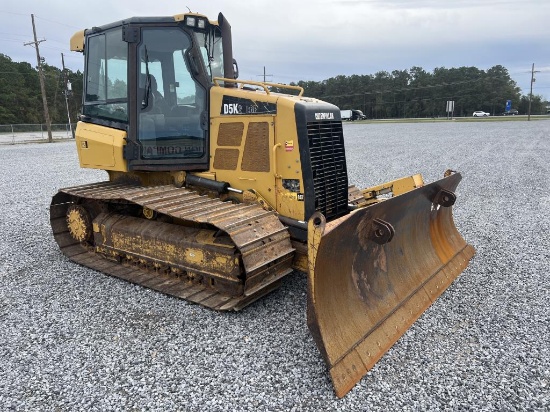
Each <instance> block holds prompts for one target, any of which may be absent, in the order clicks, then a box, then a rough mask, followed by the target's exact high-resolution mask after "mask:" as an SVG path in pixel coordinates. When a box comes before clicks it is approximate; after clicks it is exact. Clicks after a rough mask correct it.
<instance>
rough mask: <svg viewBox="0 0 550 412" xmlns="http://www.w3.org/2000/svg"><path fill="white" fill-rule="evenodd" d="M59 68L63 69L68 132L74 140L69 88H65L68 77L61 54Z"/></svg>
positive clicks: (67, 83) (67, 84)
mask: <svg viewBox="0 0 550 412" xmlns="http://www.w3.org/2000/svg"><path fill="white" fill-rule="evenodd" d="M61 66H62V67H63V84H64V90H63V92H64V94H65V106H66V107H67V118H68V119H69V130H70V131H71V135H72V137H73V139H74V130H73V125H72V124H71V113H70V112H69V92H70V88H69V87H67V86H69V85H70V83H69V77H68V76H67V69H65V58H64V57H63V53H61Z"/></svg>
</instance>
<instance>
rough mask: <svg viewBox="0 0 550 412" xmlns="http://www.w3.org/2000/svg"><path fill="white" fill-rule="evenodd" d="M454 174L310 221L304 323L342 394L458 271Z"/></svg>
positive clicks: (467, 249) (465, 252)
mask: <svg viewBox="0 0 550 412" xmlns="http://www.w3.org/2000/svg"><path fill="white" fill-rule="evenodd" d="M460 179H461V176H460V174H458V173H457V174H454V175H452V176H450V177H447V178H444V179H442V180H439V181H437V182H434V183H431V184H429V185H426V186H424V187H421V188H418V189H414V190H412V191H410V192H407V193H405V194H403V195H400V196H397V197H394V198H391V199H389V200H386V201H383V202H381V203H378V204H376V205H373V206H370V207H367V208H364V209H359V210H357V211H356V212H354V213H352V214H350V215H347V216H344V217H343V218H341V219H339V220H337V221H334V222H330V223H326V224H325V221H324V217H323V216H322V215H320V214H316V215H314V216H313V217H312V218H311V219H310V222H309V232H310V235H309V241H308V243H309V275H308V326H309V329H310V331H311V333H312V335H313V337H314V339H315V341H316V343H317V346H318V348H319V350H320V351H321V353H322V355H323V357H324V359H325V362H326V363H327V366H328V368H329V370H330V375H331V378H332V382H333V385H334V389H335V392H336V395H337V396H338V397H342V396H344V395H345V394H346V393H347V392H348V391H350V390H351V389H352V388H353V386H354V385H355V384H356V383H357V382H358V381H359V380H360V379H361V378H362V377H363V376H364V375H365V374H366V372H367V371H368V370H369V369H370V368H371V367H372V366H373V365H374V364H375V363H376V362H377V361H378V360H379V359H380V358H381V357H382V356H383V355H384V353H386V352H387V351H388V349H389V348H390V347H391V346H392V345H393V344H394V343H395V342H396V341H397V340H398V339H399V338H400V337H401V336H402V335H403V333H405V331H406V330H407V329H408V328H409V327H410V325H411V324H412V323H413V322H414V321H415V320H416V319H418V317H420V315H421V314H422V313H423V312H424V311H425V310H426V308H427V307H428V306H430V305H431V304H432V303H433V302H434V300H435V299H436V298H437V297H438V296H439V295H440V294H441V293H442V292H443V291H444V290H445V289H446V288H447V287H448V286H449V285H450V284H451V283H452V281H453V280H454V279H455V278H456V277H457V276H458V275H459V274H460V273H461V272H462V271H463V270H464V268H465V267H466V266H467V264H468V262H469V260H470V259H471V257H472V256H473V255H474V253H475V251H474V248H473V247H472V246H470V245H468V244H467V243H466V241H465V240H464V239H463V238H462V236H461V235H460V233H459V232H458V230H457V229H456V227H455V225H454V222H453V218H452V211H451V207H450V206H451V205H452V203H454V193H453V192H454V191H455V189H456V187H457V185H458V183H459V182H460Z"/></svg>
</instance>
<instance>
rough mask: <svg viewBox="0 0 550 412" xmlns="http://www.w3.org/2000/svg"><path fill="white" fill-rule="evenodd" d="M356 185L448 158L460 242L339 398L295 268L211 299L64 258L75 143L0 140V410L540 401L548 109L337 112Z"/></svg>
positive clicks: (490, 406)
mask: <svg viewBox="0 0 550 412" xmlns="http://www.w3.org/2000/svg"><path fill="white" fill-rule="evenodd" d="M345 133H346V136H347V141H346V145H347V151H348V168H349V172H350V176H351V181H352V182H353V183H355V184H357V185H358V186H361V187H364V186H366V185H371V184H377V183H381V182H383V181H386V180H390V179H394V178H398V177H401V176H405V175H409V174H413V173H417V172H422V173H423V174H424V177H425V180H426V181H427V182H430V181H433V180H435V179H438V178H440V177H441V176H442V174H443V171H444V170H445V169H447V168H452V169H454V170H459V171H461V172H462V173H463V181H462V183H461V185H460V186H459V189H458V191H457V195H458V200H457V204H456V205H455V207H454V214H455V220H456V224H457V226H458V228H459V230H460V232H461V233H462V234H463V236H464V237H465V238H466V239H467V240H468V242H470V243H471V244H473V245H474V247H475V248H476V249H477V254H476V256H475V257H474V258H473V260H472V262H471V263H470V266H469V267H468V268H467V269H466V270H465V271H464V272H463V274H462V275H461V276H460V277H459V278H458V279H457V280H456V281H455V282H454V283H453V285H452V286H451V287H450V288H449V289H448V291H447V292H446V293H445V294H444V295H443V296H442V297H441V298H440V299H439V300H438V301H437V302H436V303H435V304H434V305H433V306H432V307H430V308H429V309H428V310H427V311H426V312H425V314H424V315H423V316H422V317H421V318H420V319H419V320H418V321H417V322H416V323H415V324H414V325H413V326H412V327H411V328H410V329H409V330H408V331H407V333H406V334H405V335H404V336H403V337H402V338H401V339H400V340H399V341H398V342H397V344H396V345H395V346H394V347H393V348H392V349H391V350H390V351H389V352H388V353H387V354H386V355H385V356H384V357H383V358H382V359H381V361H379V362H378V364H377V365H376V366H375V367H374V368H373V369H372V370H371V371H370V372H369V373H368V374H367V375H366V376H365V377H364V378H363V379H362V380H361V381H360V382H359V384H358V385H357V386H356V387H355V388H354V389H353V390H352V391H351V392H350V393H349V394H348V395H347V396H346V397H345V398H343V399H341V400H338V399H337V398H336V397H335V395H334V393H333V391H332V385H331V382H330V379H329V377H328V374H327V372H326V369H325V365H324V363H323V361H322V359H321V357H320V355H319V353H318V351H317V349H316V347H315V344H314V342H313V339H312V338H311V336H310V335H309V332H308V329H307V326H306V322H305V313H306V279H305V276H304V275H303V274H299V273H295V274H293V275H291V276H289V277H287V278H286V281H285V282H284V285H283V287H282V288H280V289H279V290H277V291H276V292H274V293H272V294H270V295H269V296H267V297H266V298H264V299H262V300H260V301H258V302H256V303H255V304H253V305H251V306H249V307H248V308H246V309H244V310H243V311H241V312H239V313H217V312H213V311H210V310H207V309H203V308H201V307H199V306H196V305H193V304H190V303H187V302H185V301H182V300H178V299H175V298H171V297H167V296H164V295H162V294H160V293H157V292H154V291H151V290H148V289H145V288H141V287H139V286H134V285H131V284H129V283H126V282H124V281H121V280H118V279H115V278H111V277H109V276H105V275H102V274H100V273H98V272H95V271H93V270H89V269H86V268H83V267H80V266H78V265H76V264H73V263H70V262H69V261H68V260H67V259H66V258H65V257H64V256H62V255H61V253H60V252H59V249H58V248H57V246H56V244H55V242H54V240H53V237H52V235H51V231H50V227H49V213H48V206H49V203H50V199H51V196H52V195H53V194H54V193H55V192H56V191H57V189H58V188H61V187H66V186H74V185H78V184H84V183H88V182H94V181H99V180H103V179H104V178H105V177H106V174H105V173H104V172H101V171H93V170H80V169H79V167H78V162H77V158H76V151H75V148H74V142H70V141H69V142H61V143H53V144H27V145H13V146H11V145H4V146H1V147H0V187H1V194H2V197H1V199H2V200H1V202H0V216H1V217H0V256H1V257H2V259H1V262H0V330H1V333H0V409H2V410H21V411H27V410H29V411H33V410H40V411H65V410H79V411H80V410H86V411H96V410H97V411H103V410H155V411H167V410H182V411H240V410H253V411H280V410H295V411H298V410H304V411H306V410H308V411H309V410H311V411H328V410H357V411H359V410H381V411H388V410H438V411H439V410H452V411H454V410H488V411H517V410H525V411H532V410H540V411H542V410H549V409H550V400H549V397H550V395H549V393H550V391H549V386H550V353H549V352H550V350H549V348H550V345H549V343H548V342H549V338H550V333H549V332H550V331H549V328H550V326H549V325H550V316H549V313H550V303H549V302H550V293H549V284H548V276H549V272H550V235H549V233H550V230H549V229H550V228H549V226H550V195H549V194H550V170H549V163H550V121H532V122H529V123H528V122H490V123H489V122H483V121H480V122H473V123H455V122H448V123H429V124H367V125H358V124H346V125H345Z"/></svg>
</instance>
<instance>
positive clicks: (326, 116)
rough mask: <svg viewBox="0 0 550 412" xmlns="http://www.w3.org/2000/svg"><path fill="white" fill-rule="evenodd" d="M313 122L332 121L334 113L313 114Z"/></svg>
mask: <svg viewBox="0 0 550 412" xmlns="http://www.w3.org/2000/svg"><path fill="white" fill-rule="evenodd" d="M315 120H334V113H315Z"/></svg>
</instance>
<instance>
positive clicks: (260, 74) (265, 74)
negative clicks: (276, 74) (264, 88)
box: [258, 66, 273, 83]
mask: <svg viewBox="0 0 550 412" xmlns="http://www.w3.org/2000/svg"><path fill="white" fill-rule="evenodd" d="M258 76H262V75H261V74H259V75H258ZM263 76H264V83H265V78H266V76H273V75H272V74H265V66H264V74H263Z"/></svg>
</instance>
